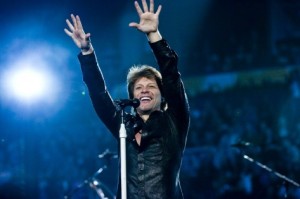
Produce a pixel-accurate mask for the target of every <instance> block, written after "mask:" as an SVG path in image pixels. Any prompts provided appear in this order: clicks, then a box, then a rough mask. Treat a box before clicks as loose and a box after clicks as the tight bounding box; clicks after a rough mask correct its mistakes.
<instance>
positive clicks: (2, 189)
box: [0, 0, 300, 199]
mask: <svg viewBox="0 0 300 199" xmlns="http://www.w3.org/2000/svg"><path fill="white" fill-rule="evenodd" d="M0 3H1V7H0V24H1V31H0V44H1V45H0V49H1V53H0V75H1V77H2V74H4V73H5V71H6V70H8V69H9V68H11V67H13V66H14V64H15V63H16V61H17V60H19V62H21V63H22V60H24V59H29V58H33V57H37V58H39V59H42V60H43V61H44V62H46V63H47V66H48V67H49V68H50V70H51V71H52V72H53V73H54V74H55V77H56V79H57V82H58V84H57V85H56V84H55V85H53V87H52V88H51V89H49V91H48V93H51V90H52V89H53V90H58V92H55V96H54V94H53V96H52V97H53V100H52V101H51V103H49V101H47V100H45V101H40V102H37V103H34V104H30V105H28V104H27V105H23V104H22V103H20V102H17V101H14V100H11V99H8V98H7V97H5V96H6V92H7V91H5V89H4V87H5V85H4V86H3V85H2V86H1V93H0V96H1V97H0V100H1V101H0V108H1V111H0V198H28V199H29V198H39V199H53V198H63V197H64V196H65V195H66V194H68V193H70V192H72V190H73V192H72V193H71V194H72V197H70V198H91V199H92V198H99V196H97V194H96V191H95V190H94V189H93V188H91V187H89V186H88V184H84V180H86V179H88V178H90V177H91V176H92V175H93V174H94V173H95V172H96V171H97V170H98V169H99V168H102V167H103V166H105V165H107V169H105V170H104V171H103V172H102V173H101V174H99V175H97V176H96V178H95V179H97V180H98V181H100V182H101V183H102V184H103V185H102V186H101V187H102V188H103V187H104V191H105V194H106V195H107V197H109V198H111V194H110V192H112V193H115V189H116V182H117V175H118V169H117V167H118V166H117V165H118V162H117V159H107V160H106V159H101V158H98V155H99V154H101V153H103V152H104V151H105V150H106V149H109V150H110V151H111V152H117V151H116V150H117V149H116V141H115V140H114V139H113V137H112V136H111V135H110V134H109V132H108V131H107V130H106V129H105V127H104V126H103V124H102V123H101V121H100V120H99V119H98V118H97V116H96V114H95V112H94V110H93V107H92V105H91V102H90V99H89V97H88V95H87V90H86V87H85V85H84V84H83V81H82V76H81V71H80V67H79V62H78V60H77V54H78V53H79V51H78V49H77V48H76V47H75V45H74V44H73V41H71V39H70V38H69V37H68V36H67V35H66V34H65V33H64V31H63V29H64V28H65V27H66V23H65V19H66V18H69V16H70V14H71V13H74V14H78V15H80V17H81V20H82V22H83V25H84V28H85V30H86V32H90V33H91V34H92V42H93V45H94V48H95V50H96V53H97V57H98V60H99V62H100V64H101V66H102V69H103V73H104V76H105V77H106V81H107V86H108V88H109V89H110V90H111V94H112V96H113V97H114V98H126V97H127V94H126V87H125V76H126V73H127V70H128V68H129V67H130V66H131V65H133V64H143V63H145V64H150V65H154V66H155V65H156V63H155V60H154V57H153V55H152V53H151V50H150V48H149V46H148V44H147V41H146V38H145V35H143V34H141V33H140V32H138V31H136V30H135V29H131V28H129V27H128V24H129V23H130V22H132V21H137V20H138V16H137V14H136V11H135V9H134V6H133V1H131V0H130V1H124V0H115V1H111V0H102V1H100V0H86V1H70V0H59V1H58V0H52V1H46V0H40V1H34V0H27V1H16V0H11V1H6V0H1V2H0ZM155 3H156V6H157V5H158V4H162V6H163V9H162V12H161V16H160V32H161V33H162V35H163V37H164V38H166V39H167V40H168V41H169V43H170V45H171V46H172V47H173V48H174V49H175V50H176V52H177V53H178V55H179V60H180V61H179V69H180V71H181V74H182V78H183V80H184V82H185V86H186V89H187V93H188V96H189V99H190V106H191V127H190V132H189V137H188V140H187V148H186V151H185V154H184V159H183V162H182V172H181V179H182V187H183V191H184V195H185V198H187V199H193V198H195V199H199V198H205V199H208V198H284V194H287V195H288V198H300V190H299V187H297V186H295V184H297V183H298V182H299V179H300V176H299V174H300V171H299V163H300V152H299V147H300V137H299V135H300V134H299V133H300V117H299V116H300V115H299V109H300V108H299V105H300V101H299V100H300V98H299V97H300V90H299V86H300V85H299V81H300V79H299V64H300V59H299V49H300V48H299V47H300V45H299V44H300V12H299V11H300V2H299V1H297V0H288V1H287V0H187V1H179V0H172V1H170V0H158V1H156V2H155ZM33 65H34V66H35V67H40V66H39V64H38V63H36V64H33ZM2 79H3V78H2ZM58 87H59V89H58ZM51 99H52V98H51ZM245 142H249V144H248V145H243V143H245ZM235 143H242V145H240V146H238V147H233V144H235ZM243 154H246V155H248V156H249V157H251V158H253V159H254V160H255V161H258V162H259V163H262V164H265V165H266V166H268V167H269V168H271V169H272V170H271V171H270V170H269V171H267V170H265V169H263V168H261V166H259V165H258V164H256V163H255V162H251V161H248V160H247V159H246V158H244V156H243ZM274 172H279V173H280V174H283V175H284V176H286V177H287V178H288V179H291V180H294V181H293V183H290V182H286V181H285V180H283V179H282V178H280V177H278V176H277V175H275V173H274ZM82 183H83V184H82ZM81 185H82V186H81ZM298 186H299V185H298ZM108 190H109V191H108Z"/></svg>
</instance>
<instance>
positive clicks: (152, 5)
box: [149, 0, 154, 13]
mask: <svg viewBox="0 0 300 199" xmlns="http://www.w3.org/2000/svg"><path fill="white" fill-rule="evenodd" d="M149 12H152V13H153V12H154V1H153V0H150V10H149Z"/></svg>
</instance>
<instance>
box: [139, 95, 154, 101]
mask: <svg viewBox="0 0 300 199" xmlns="http://www.w3.org/2000/svg"><path fill="white" fill-rule="evenodd" d="M151 100H152V98H151V97H148V96H144V97H141V98H140V102H150V101H151Z"/></svg>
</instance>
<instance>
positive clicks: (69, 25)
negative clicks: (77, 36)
mask: <svg viewBox="0 0 300 199" xmlns="http://www.w3.org/2000/svg"><path fill="white" fill-rule="evenodd" d="M66 22H67V25H68V27H69V28H70V30H71V31H72V32H73V31H74V26H73V25H72V23H71V22H70V21H69V19H67V20H66Z"/></svg>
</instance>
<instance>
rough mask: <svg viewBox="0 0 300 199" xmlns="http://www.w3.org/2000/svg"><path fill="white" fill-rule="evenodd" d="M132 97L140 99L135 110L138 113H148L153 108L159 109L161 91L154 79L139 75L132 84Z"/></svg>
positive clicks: (153, 109)
mask: <svg viewBox="0 0 300 199" xmlns="http://www.w3.org/2000/svg"><path fill="white" fill-rule="evenodd" d="M133 97H134V98H137V99H139V100H140V106H139V107H138V108H137V112H138V113H140V114H150V113H151V112H153V111H155V110H160V104H161V92H160V90H159V88H158V85H157V83H156V81H155V79H148V78H146V77H141V78H140V79H138V80H137V81H136V82H135V84H134V86H133Z"/></svg>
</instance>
